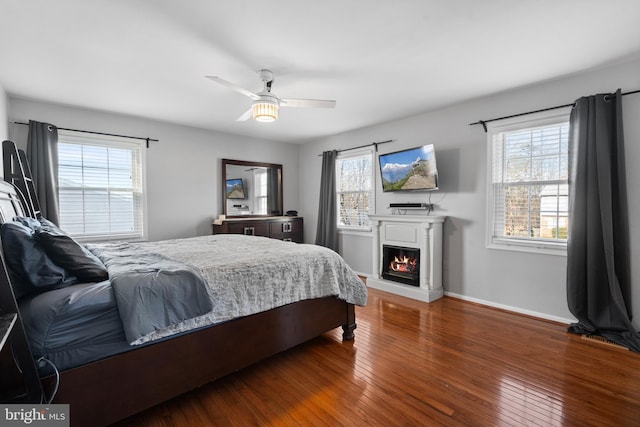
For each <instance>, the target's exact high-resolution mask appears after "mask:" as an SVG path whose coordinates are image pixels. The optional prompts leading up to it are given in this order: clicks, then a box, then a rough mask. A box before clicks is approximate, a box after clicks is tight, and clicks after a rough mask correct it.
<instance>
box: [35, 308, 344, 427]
mask: <svg viewBox="0 0 640 427" xmlns="http://www.w3.org/2000/svg"><path fill="white" fill-rule="evenodd" d="M338 326H342V327H343V330H344V334H343V339H344V340H352V339H353V331H354V329H355V327H356V325H355V309H354V306H353V305H352V304H348V303H346V302H344V301H342V300H338V299H337V298H334V297H327V298H319V299H313V300H305V301H300V302H297V303H294V304H289V305H286V306H283V307H279V308H275V309H273V310H269V311H266V312H263V313H258V314H254V315H251V316H247V317H243V318H240V319H235V320H232V321H229V322H225V323H222V324H219V325H216V326H212V327H208V328H204V329H200V330H197V331H194V332H191V333H188V334H184V335H181V336H178V337H175V338H171V339H168V340H165V341H162V342H158V343H156V344H152V345H149V346H146V347H141V348H137V349H135V350H132V351H129V352H126V353H122V354H118V355H115V356H111V357H108V358H105V359H102V360H99V361H97V362H94V363H91V364H88V365H85V366H81V367H78V368H74V369H70V370H68V371H64V372H62V373H61V379H60V388H59V390H58V394H57V395H56V397H55V400H54V403H69V404H70V412H71V414H70V415H71V416H70V418H71V425H72V426H86V425H91V426H104V425H108V424H111V423H114V422H116V421H118V420H121V419H124V418H126V417H128V416H130V415H133V414H135V413H138V412H141V411H143V410H145V409H147V408H150V407H151V406H154V405H157V404H158V403H161V402H164V401H166V400H168V399H171V398H173V397H176V396H178V395H180V394H183V393H185V392H187V391H189V390H193V389H195V388H197V387H200V386H202V385H204V384H207V383H209V382H211V381H214V380H216V379H217V378H220V377H222V376H224V375H227V374H230V373H232V372H234V371H237V370H239V369H242V368H244V367H246V366H249V365H251V364H253V363H256V362H258V361H260V360H263V359H265V358H267V357H269V356H272V355H274V354H276V353H279V352H281V351H284V350H286V349H289V348H291V347H294V346H296V345H298V344H301V343H303V342H305V341H308V340H310V339H312V338H315V337H317V336H320V335H322V334H324V333H325V332H328V331H330V330H332V329H335V328H337V327H338ZM194 367H198V368H197V369H194ZM48 380H49V383H50V382H51V378H49V379H48Z"/></svg>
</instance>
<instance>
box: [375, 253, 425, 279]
mask: <svg viewBox="0 0 640 427" xmlns="http://www.w3.org/2000/svg"><path fill="white" fill-rule="evenodd" d="M382 277H383V278H384V279H387V280H393V281H394V282H399V283H404V284H406V285H411V286H420V249H414V248H405V247H402V246H392V245H382Z"/></svg>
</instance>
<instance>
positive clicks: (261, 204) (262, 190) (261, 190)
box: [253, 169, 269, 213]
mask: <svg viewBox="0 0 640 427" xmlns="http://www.w3.org/2000/svg"><path fill="white" fill-rule="evenodd" d="M253 180H254V183H255V185H254V188H255V194H254V195H253V197H254V200H255V209H254V212H255V213H261V212H262V213H266V212H269V211H268V210H267V170H266V169H254V170H253Z"/></svg>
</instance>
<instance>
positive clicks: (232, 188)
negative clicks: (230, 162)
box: [227, 178, 246, 199]
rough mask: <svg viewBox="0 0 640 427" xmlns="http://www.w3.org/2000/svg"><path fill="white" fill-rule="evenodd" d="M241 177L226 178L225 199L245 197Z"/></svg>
mask: <svg viewBox="0 0 640 427" xmlns="http://www.w3.org/2000/svg"><path fill="white" fill-rule="evenodd" d="M245 198H246V197H245V196H244V185H243V184H242V179H241V178H235V179H228V180H227V199H245Z"/></svg>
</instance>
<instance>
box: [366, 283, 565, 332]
mask: <svg viewBox="0 0 640 427" xmlns="http://www.w3.org/2000/svg"><path fill="white" fill-rule="evenodd" d="M356 274H358V275H359V276H363V277H366V278H369V277H371V274H370V273H360V272H356ZM444 294H445V295H446V296H448V297H451V298H457V299H461V300H463V301H470V302H474V303H476V304H481V305H486V306H489V307H494V308H499V309H501V310H506V311H512V312H514V313H520V314H526V315H527V316H532V317H538V318H540V319H545V320H551V321H553V322H559V323H564V324H566V325H569V324H570V323H576V322H577V320H576V319H568V318H566V317H559V316H553V315H551V314H547V313H540V312H538V311H533V310H526V309H524V308H519V307H512V306H510V305H505V304H498V303H495V302H491V301H486V300H483V299H480V298H474V297H468V296H466V295H460V294H456V293H454V292H448V291H445V292H444Z"/></svg>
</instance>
